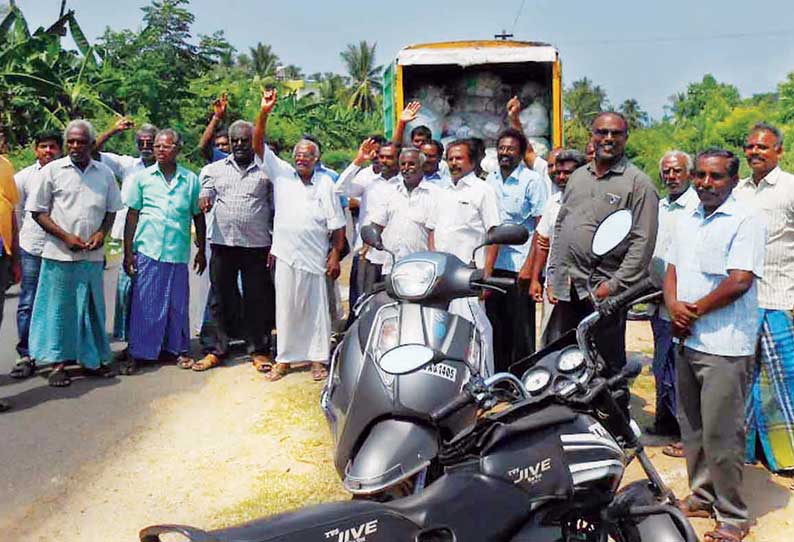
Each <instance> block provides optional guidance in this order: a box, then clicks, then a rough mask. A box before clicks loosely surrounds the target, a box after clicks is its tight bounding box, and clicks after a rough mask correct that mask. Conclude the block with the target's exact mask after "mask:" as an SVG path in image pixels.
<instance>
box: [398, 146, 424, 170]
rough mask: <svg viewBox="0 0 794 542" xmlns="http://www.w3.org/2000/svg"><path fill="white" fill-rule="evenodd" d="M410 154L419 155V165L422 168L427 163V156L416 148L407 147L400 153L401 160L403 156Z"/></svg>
mask: <svg viewBox="0 0 794 542" xmlns="http://www.w3.org/2000/svg"><path fill="white" fill-rule="evenodd" d="M409 152H413V153H416V154H418V155H419V165H420V166H423V165H424V164H425V162H427V155H425V153H423V152H422V151H420V150H419V149H417V148H416V147H406V148H404V149H403V150H401V151H400V156H399V158H402V156H403V154H407V153H409Z"/></svg>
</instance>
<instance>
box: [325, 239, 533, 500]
mask: <svg viewBox="0 0 794 542" xmlns="http://www.w3.org/2000/svg"><path fill="white" fill-rule="evenodd" d="M361 235H362V238H363V240H364V242H365V243H367V244H368V245H370V246H373V247H375V248H377V249H379V250H386V249H384V247H383V242H382V240H381V237H380V231H379V230H378V229H376V228H374V227H372V226H365V227H364V228H362V231H361ZM526 239H527V231H526V229H525V228H523V227H521V226H515V225H502V226H497V227H495V228H493V229H492V230H491V232H490V233H489V234H488V236H487V238H486V241H485V243H483V245H481V247H482V246H486V245H491V244H520V243H524V242H525V241H526ZM481 247H478V249H479V248H481ZM476 250H477V249H475V253H476ZM386 252H388V250H386ZM392 258H394V257H393V255H392ZM473 260H474V255H472V262H471V263H470V264H468V265H467V264H465V263H464V262H463V261H461V260H460V259H459V258H457V257H455V256H453V255H451V254H446V253H441V252H419V253H415V254H412V255H410V256H407V257H405V258H402V259H401V260H400V261H398V262H396V263H395V264H394V266H393V268H392V272H391V273H390V274H389V276H388V277H387V279H386V281H385V282H384V283H383V284H382V285H381V286H380V288H378V289H376V291H375V292H373V293H372V294H371V295H369V296H367V297H366V298H365V299H363V300H362V301H361V302H359V303H358V304H357V306H356V308H355V309H354V310H355V318H354V319H353V322H352V324H351V326H350V327H349V328H348V329H347V331H346V332H345V334H344V337H343V339H342V341H341V342H340V344H339V345H338V346H337V348H336V349H335V351H334V353H333V355H332V357H331V364H330V370H329V378H328V380H327V381H326V385H325V387H324V389H323V392H322V395H321V400H320V405H321V407H322V409H323V411H324V412H325V414H326V418H327V420H328V424H329V426H330V429H331V434H332V436H333V442H334V465H335V467H336V470H337V472H338V473H339V476H340V478H341V479H342V481H343V484H344V487H345V489H346V490H347V491H349V492H350V493H352V494H353V495H354V497H357V498H369V499H380V500H385V499H389V498H395V497H402V496H405V495H407V494H410V493H418V492H420V491H422V489H423V488H424V487H425V486H426V485H427V484H428V483H430V482H431V481H432V480H434V479H435V478H437V477H438V476H439V475H440V474H441V469H440V465H439V464H438V461H437V459H436V458H437V456H438V447H439V442H440V438H439V430H438V428H436V427H435V426H434V425H433V424H432V423H431V421H430V413H431V412H432V411H433V410H434V409H435V408H438V407H439V406H441V405H443V404H445V403H447V402H448V401H449V400H450V399H452V398H453V397H455V396H456V395H458V394H459V393H460V391H461V389H462V388H463V385H464V384H465V383H466V382H467V381H468V380H469V378H470V377H471V376H472V375H473V374H474V375H477V374H479V375H484V376H488V374H489V373H490V372H492V369H489V368H488V367H487V364H486V363H485V360H484V356H483V353H482V352H483V346H482V340H483V338H482V337H481V336H480V334H479V333H478V331H477V329H476V326H475V325H474V324H473V323H471V322H470V321H469V320H467V319H466V318H463V317H461V316H459V315H457V314H453V313H452V312H450V310H449V308H450V302H452V301H453V300H456V299H463V298H467V297H473V296H478V295H479V294H480V293H481V292H482V290H484V289H487V288H492V289H500V287H505V286H510V285H511V284H512V281H510V280H509V279H504V278H484V277H483V273H482V271H481V270H479V269H477V268H476V266H475V264H474V262H473ZM401 344H423V345H426V346H428V347H429V348H433V349H436V350H438V351H439V352H443V353H444V356H445V358H448V359H440V360H439V361H438V362H436V363H433V364H431V365H428V366H426V367H424V368H422V370H420V371H416V372H414V373H411V374H405V375H389V374H387V373H385V372H384V371H383V370H382V369H380V367H379V366H378V364H377V360H378V359H379V358H380V357H381V356H383V354H384V353H386V352H387V351H389V350H391V349H393V348H395V347H397V346H399V345H401ZM455 358H461V359H464V360H465V363H456V362H453V361H449V360H450V359H455ZM475 414H476V410H475V409H474V408H469V409H467V410H465V411H463V412H461V413H459V414H458V415H457V416H454V417H452V418H450V419H449V420H448V421H447V425H448V426H449V427H450V428H451V429H453V430H454V429H456V428H460V427H462V426H463V425H466V424H469V423H471V421H472V420H473V418H474V416H475Z"/></svg>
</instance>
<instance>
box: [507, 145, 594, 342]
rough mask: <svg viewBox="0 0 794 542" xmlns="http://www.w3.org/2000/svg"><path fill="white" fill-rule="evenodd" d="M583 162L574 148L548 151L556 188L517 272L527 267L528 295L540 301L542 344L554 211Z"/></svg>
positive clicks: (548, 310) (550, 306) (549, 306)
mask: <svg viewBox="0 0 794 542" xmlns="http://www.w3.org/2000/svg"><path fill="white" fill-rule="evenodd" d="M584 164H585V157H584V155H583V154H582V153H581V152H579V151H577V150H573V149H567V150H563V149H556V152H555V151H552V153H550V154H549V166H550V167H549V170H550V171H551V176H552V180H553V181H554V184H555V185H556V186H557V190H556V191H555V192H554V193H553V194H552V195H551V196H550V197H549V198H548V199H547V200H546V206H545V207H544V208H543V212H542V216H541V218H540V221H538V227H537V228H536V229H535V234H534V235H533V236H532V250H531V251H530V256H529V257H527V259H526V261H525V262H524V266H523V268H522V271H521V273H519V280H521V278H522V276H525V275H526V270H527V268H529V276H530V283H529V295H530V297H532V299H533V300H534V301H535V303H543V321H542V322H541V345H542V346H545V345H546V344H548V341H547V340H546V333H545V331H546V326H547V324H548V321H549V318H551V313H552V309H553V307H554V305H553V304H552V303H551V301H549V299H548V297H544V295H543V283H542V282H541V280H542V278H541V276H542V275H544V274H545V275H546V282H547V283H548V282H550V277H549V276H548V273H547V269H546V263H547V261H548V256H549V252H551V246H552V241H553V238H554V224H555V223H556V222H557V215H558V214H559V212H560V199H561V198H562V194H563V192H564V191H565V186H566V185H567V184H568V179H569V178H570V176H571V175H573V172H574V171H576V170H577V169H579V168H580V167H582V166H583V165H584Z"/></svg>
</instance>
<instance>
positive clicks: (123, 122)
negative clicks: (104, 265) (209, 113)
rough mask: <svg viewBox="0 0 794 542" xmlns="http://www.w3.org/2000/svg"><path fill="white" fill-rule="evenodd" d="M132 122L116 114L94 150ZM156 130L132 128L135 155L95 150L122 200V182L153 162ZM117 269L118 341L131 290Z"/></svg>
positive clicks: (120, 229) (116, 229)
mask: <svg viewBox="0 0 794 542" xmlns="http://www.w3.org/2000/svg"><path fill="white" fill-rule="evenodd" d="M134 126H135V124H134V123H133V121H132V120H131V119H129V118H127V117H122V118H120V119H119V120H118V121H117V122H116V124H115V125H114V126H113V128H111V129H110V130H108V131H107V132H105V133H104V134H101V135H100V136H99V137H97V144H96V148H97V150H99V151H101V150H102V148H103V146H104V145H105V143H106V142H107V141H108V140H109V139H110V138H111V137H113V136H115V135H117V134H120V133H122V132H124V131H126V130H129V129H131V128H133V127H134ZM156 133H157V128H155V127H154V126H152V125H151V124H144V125H142V126H141V127H140V128H139V129H138V131H137V132H135V146H136V147H137V148H138V153H139V156H137V157H135V156H128V155H119V154H115V153H112V152H100V153H99V157H100V161H101V162H102V163H103V164H106V165H107V166H108V167H109V168H110V169H111V170H113V173H115V174H116V178H117V179H118V180H119V181H120V182H121V193H122V201H124V197H123V194H124V191H125V185H126V184H129V183H130V181H131V180H132V178H133V177H134V176H135V175H137V174H138V173H140V172H141V171H143V170H144V169H146V168H147V167H150V166H152V165H153V164H154V163H155V159H154V149H153V145H154V136H155V134H156ZM126 217H127V211H126V207H125V208H124V209H122V210H121V211H120V212H119V213H117V216H116V220H115V221H114V222H113V228H111V230H110V238H111V239H113V240H117V241H123V240H124V225H125V223H126ZM122 250H123V247H122ZM118 273H119V274H118V280H117V282H116V306H115V311H114V313H113V337H114V338H115V339H118V340H120V341H122V342H126V341H127V340H128V334H129V328H130V292H131V291H132V282H131V281H130V277H129V276H128V275H127V274H126V273H125V272H124V270H123V269H119V271H118ZM126 357H127V349H126V348H125V349H124V350H123V351H122V352H121V355H120V356H119V361H121V362H123V361H124V360H125V358H126Z"/></svg>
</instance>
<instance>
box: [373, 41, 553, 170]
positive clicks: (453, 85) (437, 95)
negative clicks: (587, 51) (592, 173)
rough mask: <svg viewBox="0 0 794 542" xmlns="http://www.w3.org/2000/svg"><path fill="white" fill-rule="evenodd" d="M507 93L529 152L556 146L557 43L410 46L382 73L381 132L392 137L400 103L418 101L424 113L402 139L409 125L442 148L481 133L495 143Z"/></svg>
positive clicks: (487, 141)
mask: <svg viewBox="0 0 794 542" xmlns="http://www.w3.org/2000/svg"><path fill="white" fill-rule="evenodd" d="M512 96H518V97H519V99H520V100H521V102H522V108H523V109H522V112H521V121H522V126H523V128H524V133H525V134H526V135H527V136H528V137H529V139H530V142H531V143H532V145H533V147H535V151H536V152H537V153H538V154H541V155H543V154H545V152H547V151H548V150H549V149H550V148H552V147H559V146H561V145H562V141H563V119H562V64H561V62H560V55H559V52H558V51H557V49H556V48H555V47H553V46H551V45H549V44H547V43H540V42H531V41H502V40H481V41H446V42H436V43H424V44H418V45H409V46H407V47H404V48H402V49H401V50H400V51H399V53H398V54H397V57H396V58H395V59H394V61H393V62H392V63H391V64H389V65H388V67H387V68H386V70H385V72H384V85H383V109H384V111H383V112H384V115H383V118H384V130H385V133H386V136H387V137H388V138H391V137H392V135H393V132H394V130H395V127H396V126H397V122H398V120H399V116H400V113H401V112H402V110H403V108H404V107H405V105H406V104H407V103H408V102H410V101H412V100H417V101H419V102H420V103H421V104H422V110H421V111H420V113H419V117H418V118H417V119H416V120H415V121H414V122H413V123H411V124H409V125H408V127H407V129H406V130H405V134H404V137H405V139H406V140H407V138H408V135H409V133H410V130H411V128H412V127H413V126H415V125H426V126H428V127H429V128H430V129H431V131H432V132H433V138H434V139H439V140H441V141H442V143H445V146H446V143H449V142H450V141H451V140H453V139H459V138H464V137H480V138H482V139H483V140H484V141H485V144H486V147H491V148H493V147H494V146H495V144H496V141H495V137H496V135H497V134H498V133H499V131H500V130H501V129H503V128H504V127H506V126H507V121H506V103H507V100H508V99H510V97H512Z"/></svg>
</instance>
